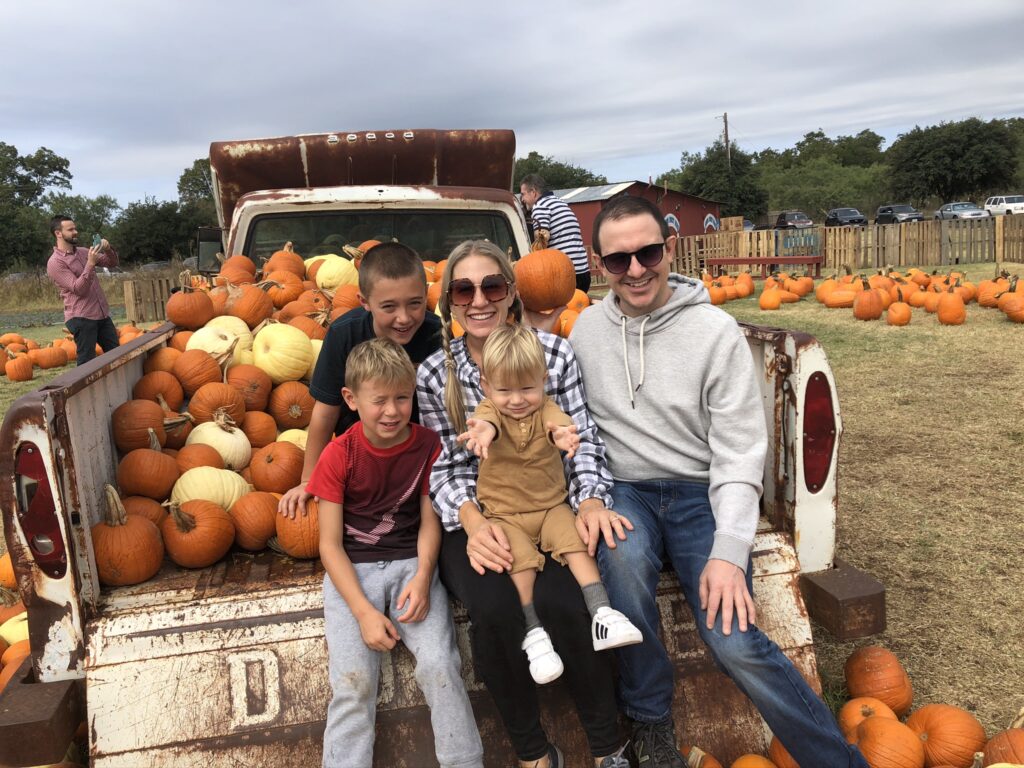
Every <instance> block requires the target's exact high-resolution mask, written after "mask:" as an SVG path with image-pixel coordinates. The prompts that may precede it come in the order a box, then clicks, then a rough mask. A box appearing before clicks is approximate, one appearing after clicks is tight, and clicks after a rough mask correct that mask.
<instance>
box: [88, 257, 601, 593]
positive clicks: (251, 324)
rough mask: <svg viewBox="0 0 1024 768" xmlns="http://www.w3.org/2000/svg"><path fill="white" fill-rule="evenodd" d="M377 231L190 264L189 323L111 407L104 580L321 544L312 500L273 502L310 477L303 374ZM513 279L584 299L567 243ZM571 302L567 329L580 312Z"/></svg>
mask: <svg viewBox="0 0 1024 768" xmlns="http://www.w3.org/2000/svg"><path fill="white" fill-rule="evenodd" d="M376 244H377V241H367V242H365V243H362V244H361V245H360V246H359V247H358V248H348V247H347V248H346V255H345V256H337V255H333V254H332V255H326V256H323V255H322V256H316V257H313V258H311V259H306V260H303V259H302V258H301V256H300V255H299V254H297V253H295V251H294V249H293V248H292V245H291V243H287V244H285V246H284V247H283V248H282V249H281V250H279V251H276V252H275V253H273V254H272V255H271V256H270V258H269V259H267V261H266V262H265V263H264V264H263V267H262V270H258V269H257V267H256V264H255V263H254V262H253V261H252V260H251V259H249V258H248V257H246V256H242V255H236V256H232V257H230V258H228V259H225V260H224V261H223V262H222V264H221V269H220V272H219V273H218V275H216V276H215V277H214V278H213V280H209V281H207V280H196V279H193V276H192V275H191V274H189V273H187V272H183V273H182V275H181V289H180V290H179V291H178V292H177V293H174V294H172V295H171V297H170V298H169V299H168V301H167V306H166V315H167V319H168V320H170V321H171V322H173V323H174V324H175V325H176V326H177V327H178V328H179V329H180V330H178V331H176V332H175V333H174V334H173V336H172V337H171V339H170V343H169V344H168V346H166V347H161V348H159V349H156V350H154V351H153V352H152V353H151V354H150V356H149V357H148V358H147V359H146V361H145V363H144V366H143V376H142V377H141V378H140V379H139V380H138V382H136V384H135V386H134V388H133V391H132V399H131V400H129V401H128V402H126V403H123V404H122V405H120V406H118V408H117V409H116V410H115V411H114V413H113V415H112V431H113V438H114V444H115V446H116V447H117V451H118V456H119V463H118V467H117V488H114V487H112V486H109V487H107V488H106V489H105V500H106V506H107V510H106V514H105V516H104V519H103V520H102V521H101V522H100V523H98V524H97V525H96V526H94V527H93V530H92V536H93V548H94V552H95V556H96V564H97V570H98V574H99V579H100V582H101V583H102V584H104V585H107V586H125V585H129V584H137V583H140V582H142V581H146V580H147V579H150V578H152V577H153V576H154V575H155V574H156V573H157V571H159V569H160V568H161V566H162V563H163V561H164V557H165V556H166V557H167V558H169V559H170V560H171V561H173V562H174V563H176V564H177V565H179V566H182V567H185V568H203V567H206V566H209V565H212V564H213V563H215V562H217V561H218V560H220V559H221V558H223V557H224V556H225V555H227V553H228V552H229V551H230V549H231V547H232V546H233V545H234V546H237V547H239V548H241V549H244V550H248V551H259V550H262V549H264V548H265V547H268V546H271V547H274V548H275V549H277V550H278V551H281V552H283V553H285V554H288V555H291V556H293V557H297V558H315V557H318V556H319V525H318V517H317V508H316V504H315V502H314V501H312V500H311V501H310V502H309V504H308V505H307V509H306V510H305V513H304V514H299V515H297V516H296V517H295V518H294V519H292V518H287V517H283V516H281V515H278V514H276V510H277V502H278V499H279V498H280V494H283V493H284V492H286V491H287V490H289V489H291V488H293V487H295V486H296V485H298V484H299V482H300V480H301V476H302V465H303V461H304V458H305V454H304V449H305V438H306V432H305V429H306V427H307V426H308V425H309V421H310V418H311V415H312V410H313V404H314V401H313V397H312V396H311V395H310V393H309V386H308V383H307V382H308V381H309V380H310V378H311V377H312V374H313V370H314V369H315V367H316V362H317V358H318V357H319V354H320V349H321V346H322V343H323V339H324V337H325V336H326V333H327V326H328V325H329V324H330V322H331V321H332V320H333V319H335V318H337V317H339V316H340V315H341V314H344V313H345V312H347V311H349V310H351V309H353V308H354V307H356V306H358V305H359V300H358V277H359V272H358V267H359V263H360V261H361V258H362V256H363V254H364V253H365V252H366V251H367V250H369V248H371V247H373V246H374V245H376ZM438 267H440V268H441V272H442V273H443V265H439V264H434V265H431V264H430V263H427V264H426V265H425V271H426V273H427V275H428V276H432V275H431V272H433V273H434V274H437V270H438ZM516 279H517V283H518V284H519V285H520V288H521V289H522V291H521V292H522V296H523V300H524V304H525V305H526V306H527V307H528V308H530V309H535V310H537V311H544V310H551V309H553V308H557V307H559V306H563V305H567V304H569V303H570V302H573V301H574V295H575V292H576V287H575V273H574V272H573V268H572V264H571V262H570V261H569V259H568V257H566V256H565V255H564V254H562V253H561V252H559V251H551V250H548V251H546V252H545V251H538V252H535V253H531V254H529V255H528V256H527V257H524V258H523V259H521V260H520V261H519V262H518V263H517V265H516ZM433 282H434V283H435V284H436V283H437V282H438V281H433ZM438 290H439V289H434V293H435V300H436V293H437V291H438ZM580 303H582V301H580ZM580 309H582V306H581V307H580ZM568 312H572V314H566V313H568ZM563 315H564V316H563V317H562V318H560V322H561V325H562V331H563V333H568V331H569V330H570V329H571V326H572V322H574V320H575V316H576V311H575V310H565V312H563Z"/></svg>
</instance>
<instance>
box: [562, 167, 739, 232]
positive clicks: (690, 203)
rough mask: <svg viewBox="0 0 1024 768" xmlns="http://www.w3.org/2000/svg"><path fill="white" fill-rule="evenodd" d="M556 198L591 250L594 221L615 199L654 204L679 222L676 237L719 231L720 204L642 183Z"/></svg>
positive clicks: (584, 189) (575, 191)
mask: <svg viewBox="0 0 1024 768" xmlns="http://www.w3.org/2000/svg"><path fill="white" fill-rule="evenodd" d="M554 193H555V194H556V195H558V197H560V198H561V199H562V200H565V202H567V203H568V204H569V207H570V208H572V210H573V213H575V214H576V218H577V219H579V222H580V229H581V230H582V231H583V242H584V244H585V245H586V246H587V248H590V247H591V235H592V234H593V230H594V219H595V218H596V217H597V214H598V212H599V211H600V210H601V206H603V205H604V203H605V201H607V200H609V199H611V198H613V197H615V196H616V195H638V196H640V197H646V198H647V199H648V200H650V201H651V202H653V203H654V204H655V205H657V206H658V208H660V209H661V212H662V213H663V214H664V215H665V216H666V217H668V216H670V215H671V216H675V218H676V220H677V221H678V222H679V234H681V235H702V234H704V233H705V232H711V231H715V230H717V229H718V227H719V221H720V218H721V217H720V215H719V207H720V205H721V204H720V203H719V202H718V201H716V200H705V199H704V198H702V197H697V196H696V195H688V194H686V193H685V192H676V191H675V190H674V189H668V190H666V189H665V188H664V187H659V186H655V185H654V184H649V183H647V182H643V181H622V182H619V183H618V184H602V185H599V186H596V187H576V188H575V189H556V190H555V191H554Z"/></svg>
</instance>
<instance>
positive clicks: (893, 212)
mask: <svg viewBox="0 0 1024 768" xmlns="http://www.w3.org/2000/svg"><path fill="white" fill-rule="evenodd" d="M907 221H924V214H923V213H921V212H920V211H919V210H917V209H916V208H915V207H914V206H912V205H880V206H878V211H877V212H876V213H875V224H902V223H904V222H907Z"/></svg>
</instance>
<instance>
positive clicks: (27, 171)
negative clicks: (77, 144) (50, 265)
mask: <svg viewBox="0 0 1024 768" xmlns="http://www.w3.org/2000/svg"><path fill="white" fill-rule="evenodd" d="M68 166H69V164H68V161H67V160H65V159H64V158H63V157H60V156H59V155H57V154H55V153H53V152H52V151H50V150H49V149H46V148H45V147H41V148H39V149H37V150H36V151H35V152H34V153H33V154H31V155H19V154H18V150H17V148H16V147H14V146H13V145H11V144H6V143H4V142H0V269H3V270H10V269H15V268H18V269H22V268H25V267H40V266H42V265H44V264H45V263H46V259H47V258H49V255H50V250H51V248H52V246H53V237H52V236H51V235H50V233H49V232H48V231H47V226H48V225H47V221H46V219H47V217H46V215H45V214H44V213H43V212H42V211H41V210H39V209H38V208H37V207H36V206H37V203H38V202H39V199H40V198H41V197H42V196H43V194H44V193H45V192H46V191H47V190H48V189H50V188H52V187H64V188H68V187H70V186H71V172H70V171H69V170H68Z"/></svg>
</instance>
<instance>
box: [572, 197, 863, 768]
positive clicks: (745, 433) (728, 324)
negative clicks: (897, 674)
mask: <svg viewBox="0 0 1024 768" xmlns="http://www.w3.org/2000/svg"><path fill="white" fill-rule="evenodd" d="M672 240H673V237H672V236H670V234H669V231H668V225H667V224H666V223H665V219H664V218H663V217H662V215H661V212H660V211H659V210H658V208H657V206H655V205H654V204H653V203H651V202H650V201H648V200H645V199H643V198H639V197H628V196H626V197H619V198H615V199H613V200H611V201H610V202H609V203H608V205H606V206H605V207H604V208H603V209H602V210H601V212H600V213H599V214H598V216H597V218H596V219H595V221H594V239H593V243H594V247H595V249H596V251H597V253H598V254H599V255H600V257H601V267H600V269H601V272H602V273H603V274H604V275H605V276H606V277H607V279H608V285H609V287H610V288H611V291H612V293H611V295H610V296H608V297H607V298H606V299H605V300H604V301H602V302H601V303H600V305H599V306H597V307H593V308H590V309H588V310H587V311H586V312H584V313H583V314H581V315H580V318H579V320H577V321H576V325H575V326H574V327H573V331H572V334H571V336H570V341H571V342H572V346H573V349H574V350H575V352H576V357H577V359H578V360H579V364H580V369H581V370H582V371H583V379H584V381H585V383H586V387H587V405H588V407H589V409H590V414H591V416H592V417H593V419H594V421H595V422H596V423H597V426H598V428H599V429H600V431H601V437H603V438H604V441H605V445H606V446H607V449H608V453H607V456H608V466H609V469H610V470H611V473H612V476H613V477H614V478H615V486H614V488H613V489H612V501H613V505H614V508H615V512H614V513H609V512H607V511H606V510H601V511H598V512H589V511H588V512H584V511H582V510H581V512H580V518H583V520H582V521H581V522H582V524H583V525H584V526H585V527H586V529H587V531H588V532H589V537H586V536H585V537H584V539H585V540H588V539H589V540H588V543H590V544H591V546H592V547H594V546H596V545H597V542H598V537H599V535H600V534H601V533H602V532H603V533H605V535H608V531H609V529H614V530H615V531H616V532H617V533H618V534H619V535H620V537H622V536H624V534H625V532H624V531H623V530H622V528H621V522H620V521H619V520H618V515H624V516H625V517H626V518H628V519H629V521H630V522H631V523H632V524H633V530H632V531H631V532H630V533H629V534H628V537H626V538H625V541H619V542H618V546H617V547H616V548H614V549H611V548H609V547H601V548H600V549H599V550H598V553H597V560H598V565H599V567H600V569H601V576H602V578H603V580H604V582H605V584H606V585H607V588H608V594H609V596H610V598H611V601H612V603H613V604H614V605H615V607H616V608H618V609H619V610H621V611H622V612H623V613H624V614H625V615H626V616H628V617H629V619H630V620H631V621H632V622H633V623H634V624H635V625H636V626H637V627H639V628H640V631H641V632H642V633H643V638H644V641H643V643H641V644H639V645H633V646H630V647H628V648H620V649H619V650H618V651H616V656H617V658H618V661H619V695H620V699H621V701H622V703H623V705H624V708H625V711H626V714H627V715H628V716H629V717H630V718H631V719H632V721H633V739H632V747H633V750H634V753H635V755H636V761H637V763H638V764H639V765H642V766H644V768H685V765H686V763H685V761H684V760H683V758H682V757H681V755H680V754H679V751H678V749H677V748H676V740H675V731H674V724H673V722H672V693H673V671H672V665H671V663H670V662H669V658H668V654H667V653H666V650H665V646H664V645H662V643H661V640H660V639H659V638H658V624H659V614H658V606H657V603H656V602H655V589H656V587H657V583H658V576H659V573H660V571H661V567H662V562H663V561H664V559H665V558H666V557H667V558H668V560H669V562H671V564H672V567H673V568H674V569H675V572H676V574H677V575H678V577H679V584H680V586H681V587H682V589H683V593H684V594H685V595H686V600H687V602H688V603H689V604H690V607H691V608H692V609H693V613H694V616H695V617H696V622H697V629H698V631H699V632H700V635H701V638H702V639H703V641H704V642H705V643H706V644H707V645H708V647H709V648H710V649H711V652H712V654H713V656H714V658H715V661H716V662H717V663H718V665H719V666H720V667H721V668H722V669H723V670H724V671H725V672H726V674H728V675H729V676H730V677H731V678H732V679H733V680H734V681H735V682H736V684H737V685H738V686H739V687H740V689H741V690H743V691H744V692H745V693H746V694H747V695H748V696H749V697H750V698H751V700H752V701H753V702H754V705H755V706H756V707H757V708H758V710H759V711H760V713H761V715H762V716H763V717H764V719H765V720H766V721H767V723H768V726H769V727H770V728H771V730H772V732H773V733H774V734H775V736H777V737H778V739H779V741H781V742H782V744H783V745H784V746H785V747H786V749H787V750H789V753H790V754H791V755H792V756H793V758H794V759H795V760H796V762H798V763H799V764H800V765H805V766H811V765H813V766H819V768H847V767H848V766H851V767H854V768H867V763H865V762H864V758H863V757H862V756H861V754H860V752H858V750H857V748H856V747H853V746H851V745H849V744H847V742H846V739H845V738H843V736H842V734H841V733H840V732H839V728H838V726H837V725H836V722H835V720H834V719H833V717H832V713H831V712H829V709H828V707H827V706H825V703H824V702H823V701H822V700H821V699H820V698H819V697H818V696H817V694H815V693H814V691H812V690H811V689H810V687H809V686H808V685H807V683H806V682H805V681H804V679H803V678H802V677H801V676H800V673H799V672H797V670H796V668H795V667H794V666H793V664H792V663H791V662H790V661H789V660H788V659H787V658H786V657H785V656H784V655H783V653H782V651H780V650H779V648H778V646H776V645H775V643H773V642H772V641H771V640H769V639H768V638H767V637H766V636H765V635H764V634H763V633H762V632H761V631H760V630H759V629H758V628H757V627H756V626H754V623H753V622H754V618H755V616H754V602H753V598H752V597H751V594H750V592H751V574H750V550H751V546H752V544H753V540H754V533H755V531H756V529H757V518H758V514H759V509H758V499H759V496H760V494H761V490H762V489H761V478H762V475H763V473H764V457H765V452H766V450H767V432H766V429H765V424H764V418H763V414H762V410H761V403H760V393H759V391H758V389H757V384H756V378H755V373H754V369H753V363H752V360H751V356H750V349H749V347H748V346H747V343H746V340H745V339H744V337H743V334H742V332H741V331H740V329H739V327H738V326H737V324H736V321H735V320H733V319H732V317H730V316H729V315H728V314H726V313H725V312H723V311H722V310H720V309H719V308H717V307H714V306H712V305H711V304H710V302H709V299H708V293H707V291H706V290H705V289H704V287H703V286H702V285H701V283H700V282H699V281H695V280H691V279H689V278H685V277H682V276H681V275H675V274H670V273H669V272H670V267H671V261H670V259H669V257H668V253H670V252H671V246H672ZM610 338H615V339H619V338H621V339H622V342H621V344H609V343H608V339H610Z"/></svg>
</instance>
